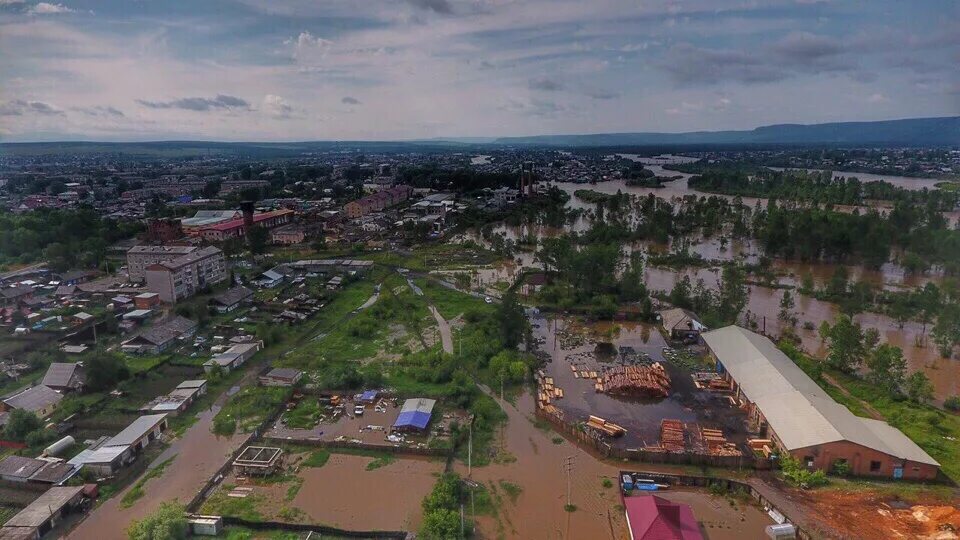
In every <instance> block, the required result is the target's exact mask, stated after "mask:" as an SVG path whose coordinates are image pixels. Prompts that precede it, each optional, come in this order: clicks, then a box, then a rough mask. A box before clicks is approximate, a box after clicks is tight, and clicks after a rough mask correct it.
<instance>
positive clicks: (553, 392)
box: [531, 318, 753, 457]
mask: <svg viewBox="0 0 960 540" xmlns="http://www.w3.org/2000/svg"><path fill="white" fill-rule="evenodd" d="M531 323H532V325H533V329H534V335H535V336H536V338H537V340H538V343H539V346H540V350H539V353H540V354H541V356H542V357H543V358H544V360H545V364H544V365H543V367H542V368H541V369H540V370H538V372H537V373H536V380H537V407H538V409H539V410H540V411H541V412H542V413H544V414H545V415H546V416H547V417H548V418H550V419H552V420H556V421H558V422H562V423H564V424H566V425H568V426H575V427H576V428H577V429H578V430H581V431H582V432H583V433H585V434H586V435H587V436H589V437H591V438H592V439H594V440H595V441H597V442H602V443H603V444H604V445H609V446H610V447H613V448H619V449H621V450H643V451H644V452H645V453H651V452H655V453H672V454H690V455H693V454H697V455H703V456H717V457H724V456H732V457H736V456H743V455H747V454H752V452H753V449H751V446H750V445H749V444H748V434H747V431H746V426H747V424H746V415H745V414H744V413H743V412H742V411H741V410H740V409H739V408H738V407H737V406H736V402H735V401H734V400H733V399H732V398H731V396H730V392H729V387H728V385H726V384H724V383H723V381H722V379H720V378H719V377H718V376H717V375H716V374H715V373H713V372H711V371H708V369H707V367H706V366H705V365H703V364H702V359H701V357H700V356H699V354H700V353H699V351H697V350H695V349H691V350H686V349H672V348H670V347H669V346H667V343H666V342H665V340H664V339H663V337H662V336H661V335H660V333H659V332H657V331H656V330H652V331H651V327H647V326H646V325H643V324H639V323H621V324H618V325H615V326H612V327H611V326H609V325H603V326H599V325H590V324H584V323H579V322H577V321H571V320H564V319H546V318H535V319H533V320H532V321H531Z"/></svg>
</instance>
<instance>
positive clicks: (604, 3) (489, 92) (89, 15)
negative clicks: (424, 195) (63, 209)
mask: <svg viewBox="0 0 960 540" xmlns="http://www.w3.org/2000/svg"><path fill="white" fill-rule="evenodd" d="M958 114H960V2H956V1H953V0H942V1H939V0H917V1H912V2H908V1H901V0H864V1H844V0H833V1H816V0H771V1H762V0H676V1H644V0H583V1H568V0H62V3H61V1H59V0H58V1H50V2H36V1H35V0H0V140H6V141H26V140H62V139H93V140H157V139H212V140H263V141H267V140H320V139H341V140H342V139H410V138H428V137H455V136H497V135H531V134H555V133H591V132H618V131H693V130H716V129H749V128H753V127H755V126H758V125H764V124H771V123H782V122H798V123H817V122H830V121H842V120H876V119H889V118H905V117H918V116H947V115H958Z"/></svg>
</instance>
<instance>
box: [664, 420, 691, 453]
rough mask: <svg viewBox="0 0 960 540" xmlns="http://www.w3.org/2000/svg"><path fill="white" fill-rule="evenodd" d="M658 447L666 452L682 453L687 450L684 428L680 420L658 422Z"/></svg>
mask: <svg viewBox="0 0 960 540" xmlns="http://www.w3.org/2000/svg"><path fill="white" fill-rule="evenodd" d="M660 446H661V447H662V448H663V449H664V450H666V451H667V452H684V451H686V449H687V441H686V436H685V428H684V426H683V422H681V421H680V420H671V419H664V420H661V421H660Z"/></svg>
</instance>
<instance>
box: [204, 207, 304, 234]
mask: <svg viewBox="0 0 960 540" xmlns="http://www.w3.org/2000/svg"><path fill="white" fill-rule="evenodd" d="M295 214H296V212H294V211H293V210H287V209H285V208H284V209H281V210H273V211H271V212H264V213H262V214H254V216H253V224H254V225H257V226H260V227H266V228H268V229H272V228H274V227H280V226H281V225H286V224H287V223H290V222H291V221H292V220H293V216H294V215H295ZM187 234H189V235H192V236H200V237H202V238H203V239H204V240H209V241H211V242H222V241H224V240H227V239H230V238H236V237H240V236H243V235H244V234H246V224H245V223H244V220H243V218H239V219H233V220H230V221H225V222H223V223H217V224H214V225H207V226H204V227H200V228H197V229H194V230H190V231H189V232H188V233H187Z"/></svg>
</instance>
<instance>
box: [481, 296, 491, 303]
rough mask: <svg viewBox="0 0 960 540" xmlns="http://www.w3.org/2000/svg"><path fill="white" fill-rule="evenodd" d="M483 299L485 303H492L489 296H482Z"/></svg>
mask: <svg viewBox="0 0 960 540" xmlns="http://www.w3.org/2000/svg"><path fill="white" fill-rule="evenodd" d="M483 301H484V302H486V303H488V304H492V303H493V298H490V297H489V296H484V297H483Z"/></svg>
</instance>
